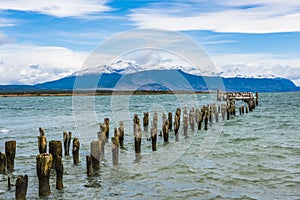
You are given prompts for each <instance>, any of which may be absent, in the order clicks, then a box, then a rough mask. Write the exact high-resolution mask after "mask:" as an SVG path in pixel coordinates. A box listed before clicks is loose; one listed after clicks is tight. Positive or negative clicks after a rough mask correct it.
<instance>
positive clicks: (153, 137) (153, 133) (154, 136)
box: [150, 125, 157, 151]
mask: <svg viewBox="0 0 300 200" xmlns="http://www.w3.org/2000/svg"><path fill="white" fill-rule="evenodd" d="M150 132H151V143H152V151H156V150H157V149H156V141H157V130H155V128H154V126H153V125H152V127H151V129H150Z"/></svg>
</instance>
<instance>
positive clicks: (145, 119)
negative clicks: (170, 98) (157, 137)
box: [143, 112, 149, 132]
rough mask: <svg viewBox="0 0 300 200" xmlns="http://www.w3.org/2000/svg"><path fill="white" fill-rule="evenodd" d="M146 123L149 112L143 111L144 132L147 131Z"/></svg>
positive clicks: (147, 123) (147, 122)
mask: <svg viewBox="0 0 300 200" xmlns="http://www.w3.org/2000/svg"><path fill="white" fill-rule="evenodd" d="M148 125H149V113H148V112H144V117H143V127H144V131H146V132H148Z"/></svg>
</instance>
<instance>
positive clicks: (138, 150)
mask: <svg viewBox="0 0 300 200" xmlns="http://www.w3.org/2000/svg"><path fill="white" fill-rule="evenodd" d="M141 143H142V129H141V126H140V125H138V126H137V131H136V134H135V136H134V149H135V157H136V160H139V159H140V156H141Z"/></svg>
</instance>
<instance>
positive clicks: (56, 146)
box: [49, 140, 62, 169]
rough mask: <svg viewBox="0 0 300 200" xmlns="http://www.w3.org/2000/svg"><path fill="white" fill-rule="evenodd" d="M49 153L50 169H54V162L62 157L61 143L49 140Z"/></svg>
mask: <svg viewBox="0 0 300 200" xmlns="http://www.w3.org/2000/svg"><path fill="white" fill-rule="evenodd" d="M49 153H50V154H51V155H52V157H53V158H52V169H55V166H56V160H57V158H58V157H62V143H61V141H59V140H51V141H50V142H49Z"/></svg>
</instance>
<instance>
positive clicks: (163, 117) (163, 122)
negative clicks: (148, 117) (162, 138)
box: [161, 112, 167, 129]
mask: <svg viewBox="0 0 300 200" xmlns="http://www.w3.org/2000/svg"><path fill="white" fill-rule="evenodd" d="M161 119H162V122H161V124H162V127H161V129H163V128H164V125H165V123H166V120H167V116H166V114H165V113H164V112H163V113H162V116H161Z"/></svg>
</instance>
